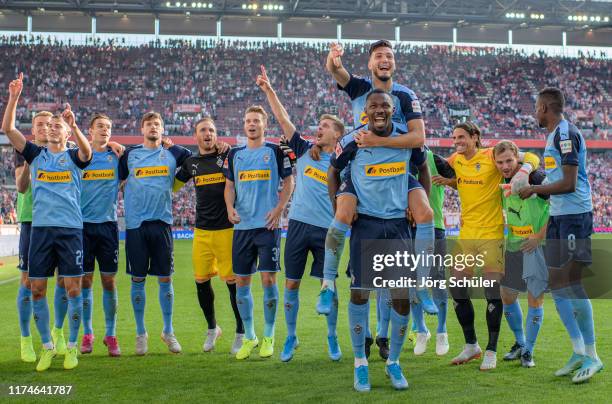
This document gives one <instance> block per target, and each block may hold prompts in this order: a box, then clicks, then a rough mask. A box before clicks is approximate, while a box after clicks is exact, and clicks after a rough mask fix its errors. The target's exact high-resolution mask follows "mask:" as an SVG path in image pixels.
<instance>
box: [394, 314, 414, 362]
mask: <svg viewBox="0 0 612 404" xmlns="http://www.w3.org/2000/svg"><path fill="white" fill-rule="evenodd" d="M409 317H410V316H408V315H405V316H402V315H401V314H399V313H398V312H397V311H395V309H393V308H392V309H391V341H390V342H389V361H391V362H397V361H399V356H400V353H401V352H402V347H403V346H404V341H405V340H406V330H407V329H408V319H409Z"/></svg>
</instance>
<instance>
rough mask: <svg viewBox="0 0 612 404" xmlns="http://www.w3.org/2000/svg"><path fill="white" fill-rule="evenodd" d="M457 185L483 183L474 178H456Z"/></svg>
mask: <svg viewBox="0 0 612 404" xmlns="http://www.w3.org/2000/svg"><path fill="white" fill-rule="evenodd" d="M457 185H464V186H465V185H484V181H483V180H478V179H475V178H461V177H459V178H457Z"/></svg>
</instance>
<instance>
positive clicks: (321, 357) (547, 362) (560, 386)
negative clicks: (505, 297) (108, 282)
mask: <svg viewBox="0 0 612 404" xmlns="http://www.w3.org/2000/svg"><path fill="white" fill-rule="evenodd" d="M345 257H346V254H345ZM121 259H122V262H121V263H120V273H119V275H118V282H117V283H118V288H119V311H118V324H117V333H118V338H119V342H120V344H121V348H122V351H123V356H122V357H121V358H109V357H108V356H107V355H106V348H105V347H104V346H103V345H102V338H103V336H104V316H103V311H102V302H101V287H100V282H99V280H98V276H97V275H96V279H95V291H94V294H95V302H94V329H95V332H96V341H95V344H94V352H93V354H91V355H86V356H80V363H79V367H78V368H77V369H76V370H73V371H65V370H63V368H62V360H63V359H62V358H56V360H55V361H54V363H53V366H52V368H51V369H49V370H48V371H46V372H44V373H37V372H36V371H35V370H34V367H35V365H33V364H25V363H22V362H21V361H20V360H19V331H18V330H19V328H18V322H17V313H16V309H15V298H16V294H17V286H18V282H17V280H16V279H15V277H16V276H17V275H18V272H17V270H15V269H14V267H15V264H16V259H15V258H14V257H13V258H4V259H0V263H1V265H0V305H2V307H4V309H3V310H2V316H1V317H0V318H1V319H2V332H1V333H0V401H5V400H8V399H10V398H12V399H14V398H15V397H9V396H8V386H9V385H39V386H42V385H72V386H73V390H72V394H71V395H70V396H69V397H68V399H71V400H79V401H80V402H90V401H91V402H99V401H103V400H104V401H110V400H113V401H151V402H159V401H169V400H172V401H177V402H180V401H191V402H193V401H207V402H281V401H282V402H288V401H291V402H305V401H308V402H317V401H318V402H338V403H346V402H347V401H348V400H350V401H354V402H406V401H407V400H417V399H419V400H424V401H425V402H479V401H486V402H538V403H541V402H557V403H558V402H563V401H565V402H567V401H580V402H590V403H596V402H609V399H610V396H612V383H611V381H612V378H611V377H610V371H609V370H604V371H603V372H602V373H600V374H599V375H597V376H596V377H595V378H594V379H592V380H591V381H590V382H589V383H586V384H583V385H572V383H571V382H570V379H569V378H556V377H554V376H553V372H554V371H555V370H556V369H557V368H559V367H561V366H562V365H563V364H564V363H565V361H566V359H567V358H568V357H569V354H570V352H571V346H570V342H569V339H568V337H567V334H566V332H565V330H564V329H563V327H562V324H561V322H560V320H559V318H558V316H557V313H556V311H555V309H554V306H553V303H552V301H551V299H550V298H547V299H546V303H545V318H544V325H543V327H542V330H541V333H540V338H539V340H538V344H537V346H536V352H535V360H536V364H537V366H536V367H535V368H534V369H523V368H521V367H520V366H519V365H518V364H517V362H512V363H504V362H503V361H501V356H502V355H503V353H504V352H506V351H507V349H508V348H509V347H510V346H511V345H512V343H513V337H512V334H511V332H510V330H509V328H508V326H507V324H506V322H505V319H504V320H503V322H502V332H501V336H500V342H499V355H498V358H499V359H500V360H499V361H498V368H497V369H496V370H495V371H492V372H488V373H484V372H480V371H479V370H478V366H479V363H480V362H479V361H475V362H473V363H470V364H467V365H463V366H459V367H452V366H450V365H449V362H450V359H451V358H452V356H454V355H455V354H457V353H458V352H459V351H460V349H461V347H462V345H463V343H462V340H463V337H462V334H461V331H460V328H459V325H458V323H457V320H456V317H455V314H454V311H453V310H452V303H451V307H450V309H449V313H448V327H449V338H450V344H451V349H450V352H449V353H448V355H446V356H444V357H438V356H436V355H435V342H434V338H432V340H431V341H430V343H429V346H428V351H427V353H426V354H425V355H424V356H421V357H415V356H414V355H413V353H412V350H411V347H408V344H406V347H405V349H404V352H403V355H402V358H401V364H402V366H403V368H404V371H405V373H406V377H407V378H408V381H409V383H410V388H409V389H408V390H407V391H403V392H396V391H394V390H392V388H391V386H390V383H389V382H388V380H387V379H386V377H385V376H384V371H383V362H382V360H381V359H380V358H379V357H378V352H377V351H375V350H373V352H372V356H371V358H370V359H371V360H370V377H371V383H372V392H371V393H369V394H362V395H360V394H358V393H355V392H354V391H353V389H352V382H353V360H352V352H351V346H350V340H349V334H348V321H347V310H346V307H347V302H348V280H347V279H346V278H345V277H341V278H340V279H339V291H340V294H341V297H340V305H341V307H340V315H339V319H338V332H339V339H340V343H341V347H342V351H343V355H344V356H343V359H342V360H341V361H340V362H339V363H333V362H331V361H330V360H329V359H328V357H327V345H326V323H325V319H324V318H323V317H322V316H318V315H317V314H316V312H315V309H314V306H315V302H316V297H317V292H318V290H319V285H318V282H317V281H316V280H314V279H312V278H309V277H306V278H305V279H304V281H303V282H302V288H301V291H300V297H301V301H300V315H299V319H298V336H299V338H300V347H299V348H298V350H297V353H296V355H295V357H294V359H293V360H292V361H291V362H289V363H282V362H280V360H279V359H278V358H279V352H280V350H281V349H282V344H283V341H284V337H285V335H286V329H285V324H284V313H283V308H282V293H283V292H282V290H283V288H282V287H281V288H280V294H281V302H279V310H278V321H277V327H276V343H275V354H274V356H273V357H272V358H270V359H266V360H263V359H260V358H259V357H258V355H257V352H255V355H253V356H252V357H251V358H250V359H248V360H245V361H237V360H235V359H234V358H233V357H232V356H231V355H230V354H229V347H230V344H231V341H232V339H233V334H234V320H233V315H232V313H231V308H230V305H229V299H228V294H227V289H226V288H225V286H224V285H223V284H221V282H219V280H217V279H216V280H214V288H215V294H216V310H217V318H218V323H219V325H220V326H221V327H222V328H223V331H224V334H223V337H222V338H221V340H220V341H219V342H218V344H217V347H216V349H215V351H214V352H212V353H203V352H202V343H203V339H204V333H205V322H204V318H203V315H202V312H201V310H200V307H199V305H198V302H197V297H196V293H195V285H194V282H193V278H192V272H191V242H190V241H186V240H183V241H175V266H176V273H175V276H174V289H175V295H176V297H175V307H174V328H175V331H176V335H177V337H178V339H179V341H180V343H181V344H182V346H183V353H182V354H179V355H172V354H170V353H168V351H167V348H166V346H165V345H163V344H162V342H161V341H160V339H159V333H160V332H161V313H160V309H159V304H158V301H157V285H156V282H155V279H154V278H150V279H149V280H148V281H147V311H146V324H147V329H148V332H149V337H150V338H149V354H148V355H147V356H146V357H136V356H134V342H135V324H134V320H133V315H132V308H131V304H130V298H129V296H130V295H129V285H130V283H129V278H128V277H127V276H126V275H125V264H124V261H123V259H124V254H123V252H122V253H121ZM342 267H343V268H344V267H345V264H343V265H342ZM283 282H284V277H283V274H282V273H281V274H280V276H279V284H280V285H282V284H283ZM53 287H54V281H51V282H50V284H49V296H48V297H49V301H50V302H53V296H52V295H53ZM253 291H254V294H255V326H256V332H257V333H258V335H260V336H261V334H262V330H263V314H262V310H261V305H262V293H261V286H260V282H259V280H256V281H255V282H254V287H253ZM521 304H522V306H523V310H524V311H525V313H526V299H525V298H523V299H521ZM475 306H476V320H477V328H476V330H477V334H478V337H479V339H480V341H481V344H482V345H483V346H484V344H486V340H487V337H486V325H485V316H484V310H485V307H484V304H483V302H482V301H475ZM593 310H594V312H595V320H596V333H597V336H598V352H599V355H600V356H601V357H602V359H603V360H604V362H607V363H610V362H609V361H610V360H612V338H611V337H610V336H611V335H612V323H611V322H610V321H609V316H610V313H612V302H611V301H609V300H596V301H593ZM51 313H53V309H52V308H51ZM371 315H372V321H371V327H372V328H373V327H374V325H375V313H374V309H373V308H372V314H371ZM427 323H428V327H429V328H430V330H432V333H433V331H435V328H436V319H435V318H434V317H429V318H428V319H427ZM81 330H82V329H81ZM32 332H33V336H34V341H35V343H36V346H37V347H38V346H39V341H40V340H39V337H38V333H37V332H36V330H35V325H34V322H32ZM67 333H68V330H67V327H65V334H66V336H67V335H68V334H67ZM434 335H435V333H434ZM374 347H375V346H374ZM37 350H38V348H37ZM46 398H48V396H47V397H32V396H28V397H27V400H28V401H30V400H44V399H46ZM11 401H12V400H11Z"/></svg>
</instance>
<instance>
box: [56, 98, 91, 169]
mask: <svg viewBox="0 0 612 404" xmlns="http://www.w3.org/2000/svg"><path fill="white" fill-rule="evenodd" d="M62 119H63V120H64V122H66V123H67V124H68V127H69V128H70V131H71V132H72V133H73V134H74V136H75V137H76V141H77V145H78V146H79V152H78V156H79V160H81V161H82V162H83V163H85V162H88V161H90V160H91V156H92V155H93V153H92V151H91V145H90V144H89V141H88V140H87V138H86V137H85V135H83V133H82V132H81V130H80V129H79V126H78V125H77V123H76V118H75V116H74V112H72V107H71V106H70V104H68V103H66V109H64V112H62Z"/></svg>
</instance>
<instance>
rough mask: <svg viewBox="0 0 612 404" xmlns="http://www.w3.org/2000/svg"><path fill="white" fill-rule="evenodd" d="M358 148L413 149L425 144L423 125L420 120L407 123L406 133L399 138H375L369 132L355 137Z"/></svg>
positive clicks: (361, 132)
mask: <svg viewBox="0 0 612 404" xmlns="http://www.w3.org/2000/svg"><path fill="white" fill-rule="evenodd" d="M355 142H357V146H359V147H390V148H394V149H414V148H418V147H423V145H424V144H425V123H424V122H423V120H422V119H412V120H410V121H409V122H408V133H406V134H404V135H400V136H376V135H375V134H374V133H372V132H371V131H369V130H365V129H364V130H363V131H360V132H359V133H357V134H356V135H355Z"/></svg>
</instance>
